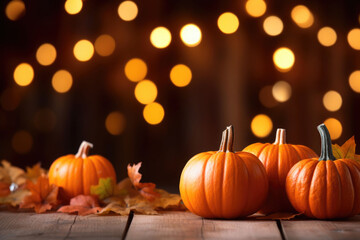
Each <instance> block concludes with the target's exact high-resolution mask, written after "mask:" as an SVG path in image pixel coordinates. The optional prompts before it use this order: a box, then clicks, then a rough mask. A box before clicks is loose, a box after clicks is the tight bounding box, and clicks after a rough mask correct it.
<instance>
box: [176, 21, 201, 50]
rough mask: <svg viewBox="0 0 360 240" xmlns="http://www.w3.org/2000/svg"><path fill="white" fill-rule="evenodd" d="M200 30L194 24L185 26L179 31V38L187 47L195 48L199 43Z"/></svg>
mask: <svg viewBox="0 0 360 240" xmlns="http://www.w3.org/2000/svg"><path fill="white" fill-rule="evenodd" d="M201 35H202V34H201V30H200V28H199V27H198V26H196V25H195V24H192V23H190V24H186V25H185V26H183V27H182V28H181V30H180V38H181V40H182V41H183V43H184V44H185V45H186V46H188V47H196V46H197V45H199V44H200V42H201V37H202V36H201Z"/></svg>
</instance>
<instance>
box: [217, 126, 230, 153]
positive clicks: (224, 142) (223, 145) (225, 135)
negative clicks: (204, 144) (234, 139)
mask: <svg viewBox="0 0 360 240" xmlns="http://www.w3.org/2000/svg"><path fill="white" fill-rule="evenodd" d="M227 138H228V131H227V129H225V130H224V131H223V132H222V137H221V143H220V148H219V152H225V150H226V145H227Z"/></svg>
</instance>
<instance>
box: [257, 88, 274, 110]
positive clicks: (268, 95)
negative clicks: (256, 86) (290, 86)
mask: <svg viewBox="0 0 360 240" xmlns="http://www.w3.org/2000/svg"><path fill="white" fill-rule="evenodd" d="M272 88H273V86H270V85H269V86H265V87H263V88H262V89H261V90H260V92H259V100H260V103H261V104H262V105H263V106H265V107H267V108H273V107H275V106H276V105H278V104H279V102H278V101H276V100H275V98H274V96H273V94H272Z"/></svg>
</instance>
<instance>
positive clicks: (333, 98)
mask: <svg viewBox="0 0 360 240" xmlns="http://www.w3.org/2000/svg"><path fill="white" fill-rule="evenodd" d="M323 104H324V107H325V108H326V109H327V110H328V111H330V112H335V111H337V110H339V109H340V108H341V105H342V98H341V95H340V94H339V93H338V92H336V91H328V92H327V93H325V95H324V97H323Z"/></svg>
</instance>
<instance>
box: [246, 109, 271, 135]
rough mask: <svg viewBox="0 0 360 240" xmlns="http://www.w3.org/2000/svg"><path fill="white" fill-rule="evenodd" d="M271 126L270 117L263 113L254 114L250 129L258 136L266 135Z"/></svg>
mask: <svg viewBox="0 0 360 240" xmlns="http://www.w3.org/2000/svg"><path fill="white" fill-rule="evenodd" d="M272 128H273V123H272V121H271V119H270V118H269V117H268V116H267V115H265V114H259V115H256V116H255V117H254V118H253V120H252V121H251V131H252V132H253V134H254V135H255V136H257V137H259V138H264V137H266V136H268V135H269V134H270V132H271V130H272Z"/></svg>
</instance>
